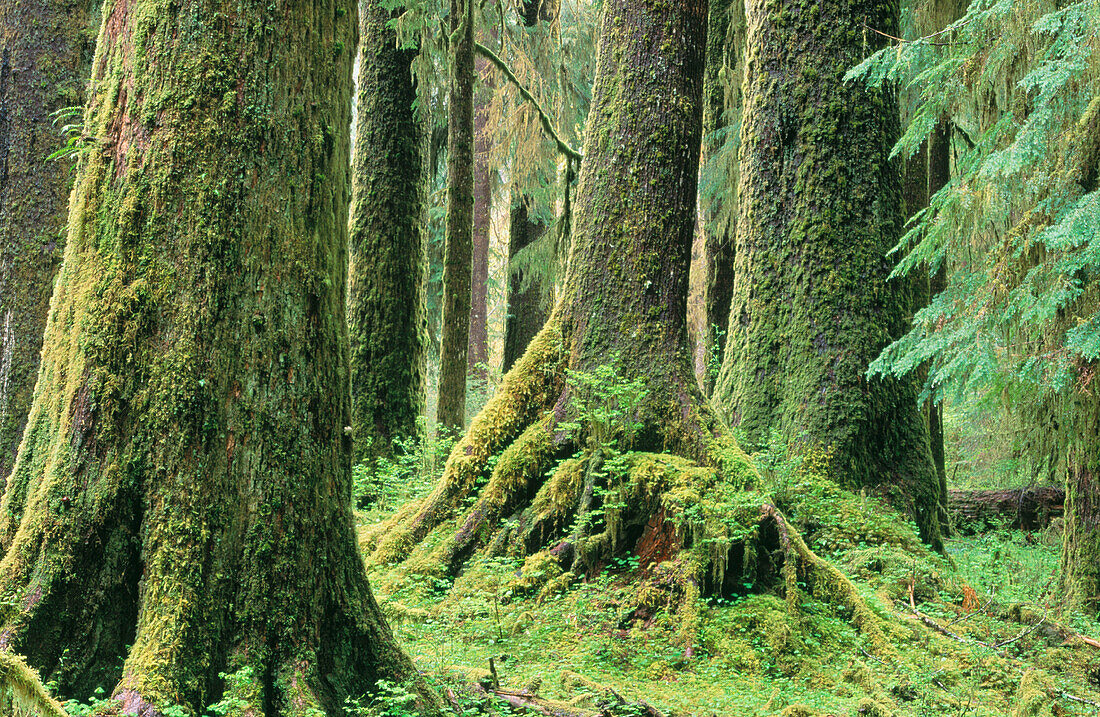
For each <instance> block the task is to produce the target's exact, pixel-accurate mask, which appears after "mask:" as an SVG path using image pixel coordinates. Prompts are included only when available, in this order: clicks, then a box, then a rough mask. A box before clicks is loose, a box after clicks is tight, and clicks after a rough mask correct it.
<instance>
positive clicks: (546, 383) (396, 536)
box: [363, 318, 565, 563]
mask: <svg viewBox="0 0 1100 717" xmlns="http://www.w3.org/2000/svg"><path fill="white" fill-rule="evenodd" d="M564 358H565V354H564V351H563V349H562V336H561V324H560V322H558V321H555V320H554V319H553V318H551V320H550V321H548V322H547V324H546V326H545V327H544V328H543V329H542V331H540V332H539V334H538V336H536V337H535V339H534V340H533V341H532V342H531V345H530V347H528V349H527V353H525V354H524V355H523V358H522V359H520V360H519V362H518V363H517V364H516V366H515V368H514V369H512V370H511V371H510V372H508V374H507V375H506V376H505V377H504V380H503V382H502V384H501V387H500V390H499V391H497V393H496V395H494V396H493V398H492V399H491V400H490V401H489V403H488V404H487V405H486V406H485V408H483V409H482V411H481V413H480V414H478V416H477V418H475V419H474V422H473V424H472V425H471V426H470V429H469V430H468V431H467V432H466V435H465V436H464V437H463V438H462V440H461V441H460V442H459V444H458V445H457V446H455V448H454V450H453V451H451V455H450V457H449V458H448V459H447V466H446V468H445V469H444V471H443V479H442V480H441V481H440V482H439V485H438V486H436V488H435V490H434V491H432V493H431V494H430V495H429V496H428V497H427V498H426V499H424V500H423V501H422V502H420V503H414V504H411V505H409V506H407V507H406V508H404V509H403V510H401V511H400V512H399V513H398V514H397V515H395V516H394V517H393V518H391V519H390V520H389V521H387V522H386V523H385V524H383V525H382V526H381V527H380V528H379V529H378V530H376V531H374V532H373V533H372V534H371V535H369V536H367V537H366V538H365V540H364V544H363V547H364V548H365V549H366V550H367V551H368V552H369V553H370V555H369V558H368V560H369V561H370V562H371V563H390V562H394V561H396V560H398V559H402V558H404V557H407V555H408V552H409V550H410V549H411V548H412V547H413V546H415V545H417V544H419V543H420V542H421V541H422V540H424V538H425V537H426V536H427V535H428V533H429V532H430V531H431V530H432V529H433V528H435V527H436V526H438V525H439V524H440V523H442V522H443V521H444V520H447V519H448V518H450V517H452V513H453V511H454V509H455V508H456V507H457V506H458V505H460V504H461V502H462V501H463V500H464V499H465V498H466V497H467V496H468V495H470V493H471V492H472V491H473V490H475V487H476V485H477V483H478V481H479V479H485V478H488V477H489V472H490V461H491V459H492V458H493V457H494V456H497V455H499V454H500V453H501V452H502V451H503V450H504V449H505V448H506V447H508V446H509V445H510V444H511V443H513V441H515V440H516V439H517V438H518V437H519V436H521V435H522V434H524V432H525V431H527V430H528V429H529V428H530V427H531V426H532V424H535V423H536V422H538V421H539V419H540V418H541V417H542V416H543V414H544V413H545V411H546V410H548V409H550V408H551V407H553V406H554V404H555V402H556V401H557V400H558V399H559V398H560V397H561V396H562V394H563V391H564V387H565V370H564V369H565V363H564ZM534 435H535V434H534V433H531V434H529V436H528V438H529V439H530V441H531V442H532V443H534V442H535V440H534ZM538 454H539V455H542V451H539V452H538ZM516 457H517V458H518V456H516Z"/></svg>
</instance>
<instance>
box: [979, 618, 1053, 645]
mask: <svg viewBox="0 0 1100 717" xmlns="http://www.w3.org/2000/svg"><path fill="white" fill-rule="evenodd" d="M1046 621H1047V616H1046V615H1043V617H1042V619H1040V620H1039V621H1038V622H1036V623H1035V624H1034V625H1032V627H1031V629H1030V630H1029V629H1025V630H1024V631H1023V632H1021V633H1020V634H1019V635H1017V636H1016V637H1013V638H1012V639H1010V640H1005V641H1004V642H998V643H996V644H994V645H991V647H1004V646H1005V645H1011V644H1012V643H1014V642H1016V641H1017V640H1019V639H1020V638H1022V637H1027V636H1028V635H1030V634H1031V633H1033V632H1035V631H1036V630H1038V629H1039V628H1040V627H1042V626H1043V623H1045V622H1046Z"/></svg>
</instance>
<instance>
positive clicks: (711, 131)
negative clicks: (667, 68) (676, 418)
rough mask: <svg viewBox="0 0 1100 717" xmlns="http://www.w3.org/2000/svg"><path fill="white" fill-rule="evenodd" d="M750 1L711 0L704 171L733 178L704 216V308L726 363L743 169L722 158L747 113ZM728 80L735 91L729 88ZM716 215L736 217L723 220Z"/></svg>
mask: <svg viewBox="0 0 1100 717" xmlns="http://www.w3.org/2000/svg"><path fill="white" fill-rule="evenodd" d="M744 25H745V4H744V0H715V1H714V2H711V3H710V17H709V20H708V23H707V61H706V62H707V67H706V75H705V76H704V80H703V167H702V171H703V172H715V173H721V174H722V175H725V176H724V179H726V180H728V183H727V188H726V190H725V191H724V192H723V196H722V202H721V206H716V207H714V208H713V210H712V211H711V212H708V213H707V214H704V216H703V222H702V225H703V251H704V254H705V257H704V262H705V266H706V281H705V283H704V287H703V307H704V311H705V312H706V325H705V326H704V327H703V332H704V333H703V340H704V342H705V346H706V355H707V356H708V357H710V358H711V360H712V361H717V362H721V360H722V355H723V352H724V351H725V347H726V336H725V334H726V326H727V324H728V323H729V316H730V299H731V297H732V295H733V255H734V247H735V244H736V232H737V226H736V217H737V192H738V186H737V185H738V179H739V177H738V172H737V165H736V162H735V163H734V164H733V165H732V166H731V167H723V166H721V165H720V164H719V163H718V162H717V157H718V155H719V153H720V151H721V149H722V146H723V145H724V144H725V139H726V138H725V137H724V136H723V135H721V134H720V132H721V131H722V130H724V129H725V130H726V131H727V132H728V131H731V130H730V125H731V122H732V124H733V126H734V129H733V130H732V131H736V126H737V125H739V124H740V121H741V118H740V114H741V75H742V73H743V71H744V65H743V55H744V41H745V30H744ZM727 85H729V91H728V92H727ZM715 214H721V215H722V216H723V217H732V218H733V219H726V220H724V221H723V220H722V219H721V218H719V217H716V216H715ZM715 378H716V377H715V376H713V375H711V372H710V370H709V369H708V370H706V371H705V372H704V374H703V390H704V391H705V392H706V393H707V395H710V393H711V392H712V391H713V390H714V379H715Z"/></svg>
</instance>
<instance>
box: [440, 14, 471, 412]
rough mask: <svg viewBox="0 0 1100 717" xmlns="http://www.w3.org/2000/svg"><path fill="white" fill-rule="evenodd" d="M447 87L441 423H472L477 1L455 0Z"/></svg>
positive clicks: (451, 25)
mask: <svg viewBox="0 0 1100 717" xmlns="http://www.w3.org/2000/svg"><path fill="white" fill-rule="evenodd" d="M450 31H451V41H450V54H451V57H450V60H451V67H450V75H449V80H448V82H449V87H448V91H447V244H446V248H445V249H444V257H443V340H442V346H441V348H440V354H439V408H438V410H437V414H436V415H437V419H436V420H437V422H438V423H439V425H440V426H442V427H444V428H447V429H450V430H461V429H462V427H463V426H464V425H465V423H466V372H467V370H468V365H467V361H468V355H469V354H468V351H469V340H470V286H471V280H470V266H471V256H472V252H473V223H474V217H473V211H474V174H473V169H474V4H473V0H451V23H450Z"/></svg>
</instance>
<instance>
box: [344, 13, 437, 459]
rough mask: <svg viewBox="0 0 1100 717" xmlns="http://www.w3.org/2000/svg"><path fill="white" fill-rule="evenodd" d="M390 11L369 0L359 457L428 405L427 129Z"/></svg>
mask: <svg viewBox="0 0 1100 717" xmlns="http://www.w3.org/2000/svg"><path fill="white" fill-rule="evenodd" d="M389 21H390V13H388V12H386V11H385V10H384V9H383V8H382V7H381V6H379V5H378V3H377V1H376V0H365V2H364V3H363V9H362V20H361V26H360V27H361V35H362V39H361V41H360V45H359V104H358V112H357V115H356V116H357V123H358V124H357V126H356V139H355V148H354V157H353V175H352V215H351V234H350V237H349V238H350V250H351V269H350V276H349V292H348V326H349V329H350V337H351V395H352V426H353V428H354V431H355V433H354V436H355V440H354V444H355V450H354V460H355V461H356V462H361V461H364V460H368V459H373V458H377V457H379V456H390V455H392V452H393V442H394V439H398V438H406V437H409V436H414V435H415V434H416V431H417V425H416V421H417V418H418V417H419V416H420V414H421V413H422V412H423V409H424V376H425V370H426V367H425V359H426V348H427V340H428V339H427V333H426V332H427V326H426V317H425V299H424V285H425V280H426V277H425V264H426V260H427V257H426V234H425V231H424V219H425V210H426V208H425V201H426V194H425V184H424V180H425V149H426V142H425V132H424V125H423V123H422V122H421V121H420V120H419V119H418V118H417V116H416V110H415V108H414V103H415V102H416V82H415V78H414V77H413V67H412V64H413V61H414V60H415V59H416V56H417V52H418V51H417V50H416V49H400V48H398V46H397V34H396V31H395V30H394V29H393V28H391V27H388V25H387V24H388V23H389Z"/></svg>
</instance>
